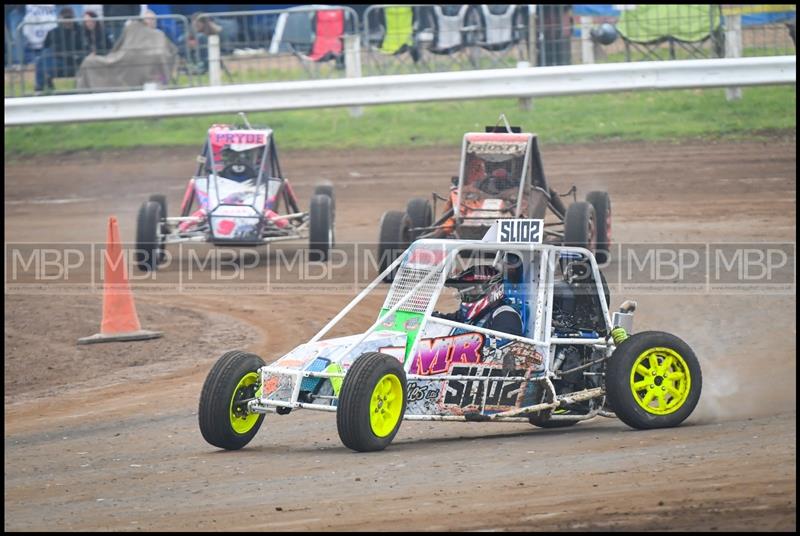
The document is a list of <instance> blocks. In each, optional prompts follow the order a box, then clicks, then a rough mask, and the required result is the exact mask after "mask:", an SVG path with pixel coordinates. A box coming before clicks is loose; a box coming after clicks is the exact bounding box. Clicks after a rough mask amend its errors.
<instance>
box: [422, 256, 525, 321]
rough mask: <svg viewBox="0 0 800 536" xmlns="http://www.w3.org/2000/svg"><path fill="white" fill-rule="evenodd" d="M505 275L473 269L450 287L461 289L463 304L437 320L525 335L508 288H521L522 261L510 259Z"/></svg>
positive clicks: (485, 268)
mask: <svg viewBox="0 0 800 536" xmlns="http://www.w3.org/2000/svg"><path fill="white" fill-rule="evenodd" d="M509 257H510V258H509V259H508V260H506V261H505V262H504V266H503V272H499V271H498V270H497V269H495V268H494V267H493V266H487V265H479V266H471V267H469V268H467V269H466V270H464V271H463V272H461V273H460V274H459V275H458V276H456V277H455V278H453V279H452V280H450V281H448V285H447V286H452V287H455V288H457V289H458V292H459V297H460V300H461V304H460V306H459V308H458V310H457V311H455V312H453V313H434V315H435V316H439V317H441V318H445V319H448V320H453V321H455V322H462V323H465V324H471V325H474V326H480V327H484V328H487V329H492V330H495V331H500V332H503V333H509V334H511V335H522V334H523V326H522V317H521V316H520V314H519V312H518V311H517V310H516V309H515V308H514V307H512V306H511V305H510V301H509V300H508V297H507V296H506V293H505V284H506V283H511V284H519V283H521V281H522V268H521V264H520V261H519V257H517V256H516V255H513V254H512V255H509Z"/></svg>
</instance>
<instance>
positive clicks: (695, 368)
mask: <svg viewBox="0 0 800 536" xmlns="http://www.w3.org/2000/svg"><path fill="white" fill-rule="evenodd" d="M651 356H652V357H655V363H656V365H652V362H651V360H650V358H651ZM676 356H677V357H679V358H680V359H676ZM669 357H671V358H672V360H671V362H670V363H669V364H668V365H667V366H668V367H669V370H668V371H666V370H663V369H660V367H662V366H663V365H664V363H665V362H666V361H667V358H669ZM642 369H643V370H642ZM648 370H649V371H651V372H650V373H649V374H645V371H648ZM653 372H655V374H653ZM665 372H666V374H665ZM650 379H652V383H649V382H650ZM637 384H638V387H637ZM642 384H645V385H642ZM702 387H703V377H702V373H701V371H700V362H699V361H698V359H697V356H695V354H694V352H693V351H692V349H691V348H690V347H689V345H688V344H686V343H685V342H684V341H683V340H681V339H679V338H678V337H676V336H675V335H672V334H670V333H665V332H663V331H643V332H641V333H636V334H634V335H631V336H630V337H628V338H627V339H625V340H624V341H622V343H620V345H619V346H617V347H616V349H615V350H614V353H613V354H612V355H611V358H610V359H609V360H608V365H607V369H606V391H607V395H608V402H609V405H610V406H611V407H612V408H613V410H614V412H615V413H616V414H617V417H619V418H620V420H621V421H622V422H624V423H625V424H627V425H628V426H630V427H632V428H639V429H643V430H646V429H650V428H669V427H672V426H678V425H679V424H680V423H682V422H683V421H684V420H686V418H687V417H688V416H689V415H690V414H691V413H692V411H694V408H695V406H696V405H697V402H698V401H699V400H700V392H701V390H702ZM662 393H663V394H662ZM675 393H677V395H676V394H675ZM650 394H653V395H655V396H656V397H659V396H660V397H661V398H655V399H651V400H649V401H648V402H645V401H646V400H647V398H648V395H650ZM667 395H669V397H670V400H666V398H667ZM654 401H655V403H656V404H658V405H659V406H660V405H662V402H663V406H664V407H663V408H659V407H653V402H654Z"/></svg>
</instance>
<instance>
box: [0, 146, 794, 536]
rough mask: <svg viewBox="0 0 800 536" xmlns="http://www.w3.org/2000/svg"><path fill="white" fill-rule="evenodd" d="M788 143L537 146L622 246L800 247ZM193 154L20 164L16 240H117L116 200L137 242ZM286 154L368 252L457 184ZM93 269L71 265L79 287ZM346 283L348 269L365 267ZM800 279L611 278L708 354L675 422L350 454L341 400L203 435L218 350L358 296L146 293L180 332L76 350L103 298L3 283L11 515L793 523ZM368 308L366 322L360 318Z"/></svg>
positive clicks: (268, 347) (486, 434)
mask: <svg viewBox="0 0 800 536" xmlns="http://www.w3.org/2000/svg"><path fill="white" fill-rule="evenodd" d="M795 152H796V143H795V141H794V139H792V140H774V141H772V142H769V143H718V144H708V145H698V144H675V145H673V144H638V143H632V144H601V145H592V146H569V147H564V146H545V147H544V148H543V159H544V165H545V170H546V172H547V174H548V178H549V179H550V180H551V182H552V183H553V184H554V185H556V187H557V189H559V190H561V191H566V190H567V189H568V188H569V186H570V185H571V184H573V183H575V184H576V185H577V186H578V188H579V192H583V193H585V192H587V191H589V190H591V189H607V190H608V191H609V192H610V194H611V198H612V203H613V210H614V238H615V240H616V241H618V242H621V243H631V242H679V243H692V244H697V243H701V244H705V243H722V242H753V243H764V242H782V243H786V242H788V243H791V244H793V243H794V242H795V240H796V235H795V225H796V220H795V210H796V156H795ZM193 158H194V153H193V152H192V151H186V150H183V151H177V152H175V151H171V152H168V151H159V150H147V151H144V150H142V151H135V152H130V153H105V154H101V155H87V154H76V155H71V156H67V157H62V158H59V159H44V158H42V159H35V160H32V161H24V162H20V161H16V162H10V163H9V162H7V163H6V168H5V175H6V181H5V209H6V219H5V236H6V241H7V242H63V241H69V242H80V241H83V242H102V241H103V240H104V239H105V225H106V221H107V218H108V216H109V215H111V214H113V215H116V216H117V217H118V218H119V221H120V226H121V231H122V235H123V239H126V240H131V239H132V238H133V233H134V223H135V217H136V211H137V210H138V207H139V205H140V203H141V202H142V201H143V200H144V199H146V197H147V196H148V195H149V194H151V193H158V192H161V193H165V194H167V197H168V201H169V205H170V207H171V212H172V211H174V207H177V206H178V205H179V203H180V199H181V196H182V194H183V188H184V187H185V182H184V179H185V178H188V176H189V175H190V174H191V173H192V171H193V164H192V162H193ZM281 163H282V166H283V167H284V168H285V169H286V172H287V175H288V176H289V177H290V178H291V179H292V180H293V181H295V183H296V190H297V193H298V196H299V197H300V199H301V200H302V201H303V202H306V200H307V199H308V196H309V194H310V192H311V188H312V186H313V184H314V183H315V182H317V180H318V179H321V178H326V179H330V180H332V181H333V183H334V184H335V187H336V192H337V238H338V240H339V242H359V241H369V242H372V241H374V240H375V238H376V234H377V222H378V220H379V218H380V215H381V214H382V213H383V211H385V210H389V209H402V208H403V207H404V204H405V201H406V200H407V199H408V198H410V197H412V196H419V195H428V194H429V192H431V191H438V192H440V193H443V192H444V191H445V188H446V186H447V184H448V178H449V177H450V175H453V174H454V173H456V171H457V165H458V148H428V149H405V150H397V151H392V152H391V154H389V153H386V152H372V151H348V152H346V153H336V152H324V153H321V154H320V153H317V154H315V155H314V160H313V161H312V160H311V159H310V158H309V155H308V154H306V153H297V152H290V151H284V152H283V153H282V162H281ZM284 247H285V248H286V249H285V250H286V251H289V252H291V251H294V250H296V249H297V247H298V245H293V244H287V245H286V246H284ZM270 259H272V260H274V257H270ZM265 264H266V270H270V269H272V268H271V261H270V260H269V259H268V260H267V261H265ZM264 268H265V267H264V266H262V265H259V266H258V267H255V268H252V269H250V270H249V272H248V274H251V275H252V274H255V273H260V272H259V271H261V270H264ZM89 276H90V273H89V271H88V270H84V271H81V270H79V271H78V272H77V273H76V274H75V280H76V281H77V282H79V283H80V282H85V281H87V280H88V279H87V278H88V277H89ZM162 276H163V277H162ZM180 276H181V272H180V271H179V270H177V269H173V270H167V271H166V272H165V273H164V274H160V276H159V277H162V280H163V281H164V282H166V283H170V284H174V283H175V282H176V281H178V280H179V277H180ZM6 277H7V279H6V282H7V283H8V275H7V276H6ZM340 277H341V278H342V281H347V280H348V278H351V279H350V281H352V268H351V267H347V268H345V269H344V271H343V272H342V273H341V274H340ZM207 282H208V281H205V280H201V281H200V283H207ZM790 282H791V286H790V288H789V290H783V291H779V292H773V293H763V292H753V291H745V292H739V293H726V292H720V291H712V292H705V291H702V290H700V291H682V292H681V291H676V292H668V291H664V290H663V289H662V290H659V291H658V292H644V291H642V292H636V291H632V292H631V291H628V292H624V293H620V292H618V290H619V289H618V288H615V286H614V284H613V282H612V296H613V297H612V302H613V303H614V304H618V303H619V302H620V301H621V300H622V299H624V298H632V299H636V300H637V301H638V303H639V310H638V311H637V317H636V329H637V330H645V329H661V330H665V331H670V332H674V333H676V334H678V335H679V336H681V337H682V338H684V339H685V340H686V341H687V342H688V343H689V344H690V345H691V346H692V347H693V348H694V349H695V352H696V353H697V355H698V356H699V358H700V360H701V365H702V367H703V375H704V386H703V395H702V397H701V400H700V404H699V405H698V407H697V409H696V411H695V413H694V414H693V415H692V416H691V417H690V418H689V419H688V421H687V422H686V423H685V424H684V425H683V426H681V427H679V428H675V429H666V430H655V431H647V432H643V431H632V430H630V429H629V428H627V427H626V426H625V425H623V424H622V423H621V422H619V421H617V420H612V419H605V418H597V419H594V420H592V421H590V422H585V423H581V424H579V425H577V426H576V427H574V428H572V429H568V430H542V429H534V428H532V427H528V426H527V425H526V426H523V425H520V424H462V423H447V424H441V423H437V424H427V423H417V422H405V423H403V426H402V428H401V429H400V432H399V434H398V436H397V438H396V439H395V441H394V443H393V444H392V445H391V446H390V447H389V448H388V449H387V450H385V451H383V452H380V453H373V454H369V455H365V454H356V453H353V452H351V451H349V450H347V449H346V448H345V447H343V446H342V445H341V443H340V441H339V438H338V436H337V433H336V424H335V419H334V418H333V417H332V415H329V414H322V413H316V412H302V411H296V412H293V413H292V414H291V415H288V416H283V417H281V416H277V415H275V416H268V417H267V420H266V421H265V423H264V426H263V427H262V429H261V431H260V432H259V435H258V436H256V438H255V439H254V440H253V442H252V443H251V444H250V445H249V446H248V447H247V448H246V449H244V450H242V451H239V452H222V451H218V450H217V449H215V448H213V447H210V446H209V445H208V444H206V443H205V442H204V441H203V439H202V437H201V436H200V433H199V430H198V427H197V416H196V411H197V401H198V396H199V393H200V388H201V385H202V382H203V380H204V378H205V375H206V373H207V371H208V370H209V368H210V367H211V365H212V364H213V362H214V360H215V359H216V357H217V356H218V354H219V352H220V351H221V350H222V349H233V348H236V347H243V348H245V349H247V350H249V351H253V352H255V353H257V354H259V355H261V356H262V357H264V358H265V359H266V360H267V361H270V360H272V359H274V358H276V357H279V356H280V355H281V354H283V353H285V352H286V351H288V350H289V349H291V348H292V347H293V346H295V345H297V344H299V343H300V342H303V341H305V340H306V339H307V338H308V337H309V336H311V335H312V334H313V333H314V332H315V331H316V329H317V328H319V327H320V326H321V325H322V324H323V323H324V322H326V321H327V320H328V319H329V318H330V317H332V316H333V315H334V314H335V313H336V312H337V311H338V310H339V309H340V308H341V307H342V306H343V305H344V304H345V303H347V301H348V300H349V299H350V298H351V297H352V295H353V292H352V291H350V290H344V291H338V292H334V293H329V294H319V295H306V294H305V293H302V292H300V291H297V290H295V291H291V290H286V291H283V292H279V293H271V294H269V295H265V294H263V293H255V294H253V293H250V294H243V293H235V295H231V293H225V292H220V291H210V292H208V291H206V292H204V291H202V289H200V290H199V291H197V292H189V291H184V292H180V293H177V292H169V291H167V292H161V293H153V292H146V291H145V289H144V288H142V291H141V292H139V291H137V296H136V300H137V306H138V307H139V310H140V316H141V318H142V323H143V325H144V327H145V328H149V329H161V330H164V331H165V332H166V334H165V338H164V339H162V340H160V341H149V342H140V343H119V344H118V345H116V346H110V345H106V346H103V347H102V348H100V347H92V348H90V347H81V348H80V349H78V348H76V347H75V346H74V341H75V340H76V339H77V338H79V337H83V336H87V335H91V334H92V333H94V332H95V331H96V330H97V328H98V327H99V322H100V318H99V314H100V302H101V295H100V294H97V293H95V294H89V295H86V294H83V295H77V296H76V295H66V294H63V293H59V292H52V293H49V294H48V295H42V294H41V293H40V294H38V295H27V294H19V293H14V294H9V293H8V291H7V294H6V305H5V317H6V321H5V327H6V329H5V342H6V350H5V381H4V388H5V393H4V394H5V509H4V511H5V523H4V527H5V530H9V531H13V530H45V531H48V530H70V531H71V530H226V529H228V530H230V529H238V530H271V531H278V530H315V529H320V530H326V529H328V530H332V529H337V530H343V529H353V530H380V529H381V528H386V527H391V528H393V529H395V530H397V529H401V528H402V529H405V530H498V529H499V530H504V529H517V530H548V529H555V530H604V529H611V530H648V531H652V530H756V531H759V530H760V531H765V530H795V529H796V396H795V390H796V361H795V359H796V356H795V354H796V342H795V337H796V313H795V305H796V292H795V287H794V281H793V280H792V281H790ZM225 284H226V283H224V282H223V283H222V285H221V287H220V288H223V289H224V288H226V287H225ZM201 286H202V285H201ZM95 300H96V301H95ZM373 305H374V304H373ZM374 313H375V311H374V309H373V310H366V309H365V310H364V311H363V312H358V314H357V315H356V317H355V318H354V320H353V321H351V322H350V323H349V324H348V325H347V326H346V327H347V328H348V329H351V330H353V331H355V330H356V329H358V328H359V327H363V326H364V325H365V324H366V322H368V321H370V320H371V318H372V317H373V315H374ZM221 315H226V316H225V317H224V318H223V317H222V316H221ZM359 315H360V316H359ZM70 317H72V318H73V320H74V321H71V320H70ZM198 330H202V334H203V336H202V337H199V336H195V335H194V334H195V333H197V331H198ZM215 333H219V334H220V335H219V339H217V340H214V337H213V335H214V334H215ZM162 357H163V358H162ZM81 364H83V365H84V366H81ZM98 371H100V372H103V371H104V372H105V377H103V375H102V374H98ZM109 378H111V379H109ZM45 395H49V396H45Z"/></svg>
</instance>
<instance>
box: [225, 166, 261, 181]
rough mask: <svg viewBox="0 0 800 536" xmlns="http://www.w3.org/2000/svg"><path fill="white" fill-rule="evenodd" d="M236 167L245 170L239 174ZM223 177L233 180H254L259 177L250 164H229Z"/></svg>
mask: <svg viewBox="0 0 800 536" xmlns="http://www.w3.org/2000/svg"><path fill="white" fill-rule="evenodd" d="M234 167H243V168H244V169H243V170H242V171H241V172H237V171H236V170H235V169H233V168H234ZM221 174H222V176H223V177H225V178H226V179H231V180H240V181H241V180H249V179H254V178H256V177H257V176H258V174H257V173H256V170H255V168H254V167H253V166H251V165H250V164H244V163H242V164H228V165H227V166H225V169H223V170H222V173H221ZM233 177H238V179H233Z"/></svg>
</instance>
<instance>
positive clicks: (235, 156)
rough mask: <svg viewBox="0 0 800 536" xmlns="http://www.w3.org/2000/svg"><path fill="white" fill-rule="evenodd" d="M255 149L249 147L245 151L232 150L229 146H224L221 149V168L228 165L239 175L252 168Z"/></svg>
mask: <svg viewBox="0 0 800 536" xmlns="http://www.w3.org/2000/svg"><path fill="white" fill-rule="evenodd" d="M255 157H256V151H254V150H252V149H250V150H247V151H234V150H233V149H232V148H230V147H225V148H224V149H223V150H222V169H226V168H228V167H229V166H230V169H232V170H233V172H234V173H236V174H237V175H241V174H243V173H245V172H246V171H248V168H249V169H250V170H252V169H253V167H254V165H255Z"/></svg>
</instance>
